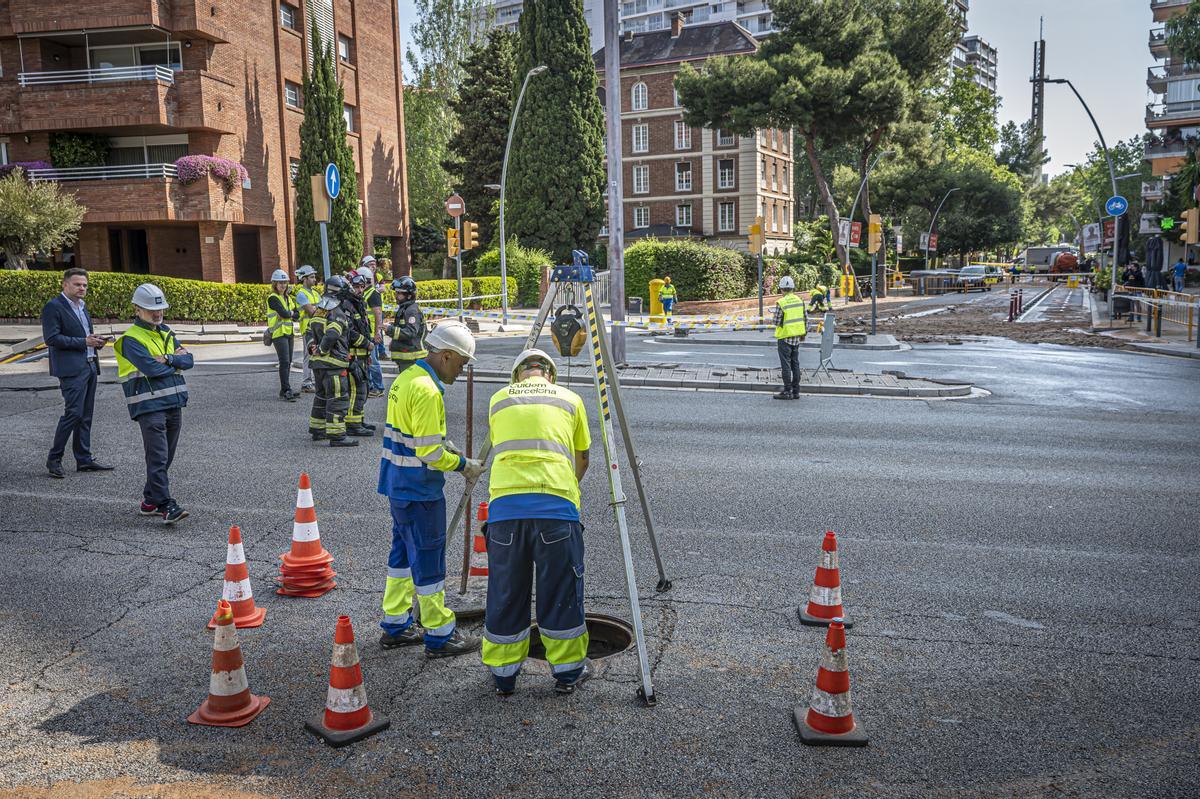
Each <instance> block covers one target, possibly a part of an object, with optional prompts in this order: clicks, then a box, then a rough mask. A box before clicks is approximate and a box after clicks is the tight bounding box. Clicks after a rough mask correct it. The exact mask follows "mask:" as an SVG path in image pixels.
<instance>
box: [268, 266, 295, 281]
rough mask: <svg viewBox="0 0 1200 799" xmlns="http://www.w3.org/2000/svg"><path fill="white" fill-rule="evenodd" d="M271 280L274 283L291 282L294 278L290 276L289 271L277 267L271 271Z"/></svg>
mask: <svg viewBox="0 0 1200 799" xmlns="http://www.w3.org/2000/svg"><path fill="white" fill-rule="evenodd" d="M271 282H272V283H280V282H283V283H291V282H292V279H291V278H290V277H288V273H287V272H285V271H283V270H282V269H276V270H275V271H274V272H272V273H271Z"/></svg>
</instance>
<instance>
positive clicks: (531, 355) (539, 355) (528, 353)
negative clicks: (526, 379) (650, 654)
mask: <svg viewBox="0 0 1200 799" xmlns="http://www.w3.org/2000/svg"><path fill="white" fill-rule="evenodd" d="M535 359H536V360H539V361H541V362H542V363H544V364H545V365H546V367H547V370H548V371H549V372H550V382H551V383H553V382H555V381H557V379H558V367H557V366H556V365H555V363H554V359H553V358H551V357H550V356H549V355H547V354H546V352H545V350H539V349H536V348H535V349H529V350H525V351H524V352H522V353H521V354H520V355H518V356H517V359H516V360H515V361H513V368H512V382H514V383H516V382H517V381H519V380H520V379H521V375H520V372H521V367H522V366H524V365H525V362H526V361H531V360H535Z"/></svg>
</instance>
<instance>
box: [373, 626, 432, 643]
mask: <svg viewBox="0 0 1200 799" xmlns="http://www.w3.org/2000/svg"><path fill="white" fill-rule="evenodd" d="M424 641H425V635H424V631H423V630H422V629H421V628H420V627H418V626H417V625H416V624H410V625H409V626H408V628H407V629H404V630H401V631H400V632H398V633H396V634H395V635H392V634H390V633H386V632H385V633H384V634H383V635H381V636H379V645H380V646H381V647H383V648H384V649H396V648H398V647H401V646H413V645H414V644H420V643H423V642H424Z"/></svg>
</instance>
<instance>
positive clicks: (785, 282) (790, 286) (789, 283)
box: [779, 275, 796, 291]
mask: <svg viewBox="0 0 1200 799" xmlns="http://www.w3.org/2000/svg"><path fill="white" fill-rule="evenodd" d="M779 288H781V289H783V290H784V291H794V290H795V289H796V281H794V280H792V277H791V275H784V276H783V277H781V278H779Z"/></svg>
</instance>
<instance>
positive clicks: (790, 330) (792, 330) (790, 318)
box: [775, 294, 808, 338]
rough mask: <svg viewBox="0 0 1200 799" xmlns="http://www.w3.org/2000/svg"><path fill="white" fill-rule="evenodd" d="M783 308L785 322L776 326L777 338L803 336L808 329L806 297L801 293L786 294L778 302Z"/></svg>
mask: <svg viewBox="0 0 1200 799" xmlns="http://www.w3.org/2000/svg"><path fill="white" fill-rule="evenodd" d="M776 305H778V306H779V307H780V309H782V310H783V324H781V325H780V326H779V327H777V328H775V338H791V337H792V336H803V335H805V333H806V332H807V331H808V328H807V326H806V324H805V323H806V321H807V315H806V314H805V312H804V299H803V298H802V297H801V296H800V295H799V294H784V295H783V296H782V297H780V298H779V302H777V303H776Z"/></svg>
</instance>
